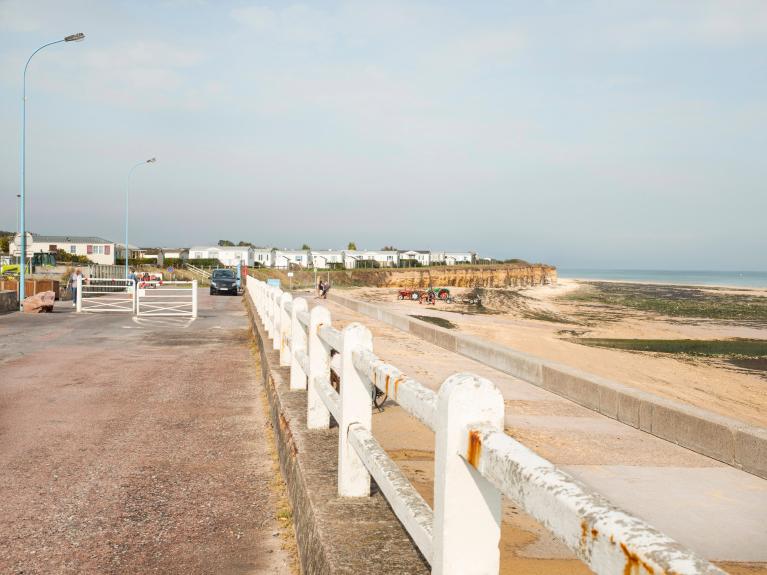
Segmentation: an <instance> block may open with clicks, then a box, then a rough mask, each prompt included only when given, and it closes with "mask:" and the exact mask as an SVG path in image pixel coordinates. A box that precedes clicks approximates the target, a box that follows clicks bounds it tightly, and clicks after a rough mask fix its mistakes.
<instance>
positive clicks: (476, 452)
mask: <svg viewBox="0 0 767 575" xmlns="http://www.w3.org/2000/svg"><path fill="white" fill-rule="evenodd" d="M481 454H482V438H481V437H480V435H479V431H476V430H474V429H472V430H471V431H469V448H468V450H467V452H466V461H468V462H469V463H470V464H471V466H472V467H474V468H475V469H476V468H477V466H478V465H479V456H480V455H481Z"/></svg>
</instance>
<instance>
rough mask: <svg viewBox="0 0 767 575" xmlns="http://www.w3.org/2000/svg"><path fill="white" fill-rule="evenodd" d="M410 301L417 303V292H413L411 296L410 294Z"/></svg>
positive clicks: (419, 296)
mask: <svg viewBox="0 0 767 575" xmlns="http://www.w3.org/2000/svg"><path fill="white" fill-rule="evenodd" d="M410 299H412V300H413V301H418V300H419V299H421V294H420V293H418V292H417V291H414V292H413V293H412V294H410Z"/></svg>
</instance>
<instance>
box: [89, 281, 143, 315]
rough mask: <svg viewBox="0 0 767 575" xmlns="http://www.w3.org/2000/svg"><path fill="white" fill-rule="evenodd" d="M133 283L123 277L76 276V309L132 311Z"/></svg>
mask: <svg viewBox="0 0 767 575" xmlns="http://www.w3.org/2000/svg"><path fill="white" fill-rule="evenodd" d="M135 285H136V284H135V283H134V281H133V280H131V279H125V278H90V279H88V280H86V281H85V282H84V281H83V277H82V276H78V278H77V302H76V303H77V311H78V313H79V312H118V313H130V314H132V313H133V310H134V306H135V291H136V290H135Z"/></svg>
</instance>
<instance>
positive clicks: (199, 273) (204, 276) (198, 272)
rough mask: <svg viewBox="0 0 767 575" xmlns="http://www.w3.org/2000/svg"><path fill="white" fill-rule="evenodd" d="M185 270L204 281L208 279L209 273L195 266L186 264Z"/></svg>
mask: <svg viewBox="0 0 767 575" xmlns="http://www.w3.org/2000/svg"><path fill="white" fill-rule="evenodd" d="M186 268H187V269H189V270H192V271H193V272H194V273H196V274H197V275H199V276H202V277H203V278H205V279H210V272H209V271H205V270H204V269H202V268H198V267H197V266H196V265H193V264H190V263H187V264H186Z"/></svg>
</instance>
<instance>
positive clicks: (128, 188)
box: [123, 158, 157, 280]
mask: <svg viewBox="0 0 767 575" xmlns="http://www.w3.org/2000/svg"><path fill="white" fill-rule="evenodd" d="M156 161H157V158H149V159H148V160H144V161H143V162H139V163H138V164H136V165H135V166H133V167H132V168H131V169H130V171H129V172H128V181H127V182H126V183H125V253H124V254H123V256H124V257H125V279H126V280H127V279H128V259H130V258H129V257H128V254H129V253H130V252H129V251H128V191H129V190H130V177H131V174H133V170H135V169H136V168H138V167H139V166H143V165H146V164H154V163H155V162H156Z"/></svg>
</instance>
